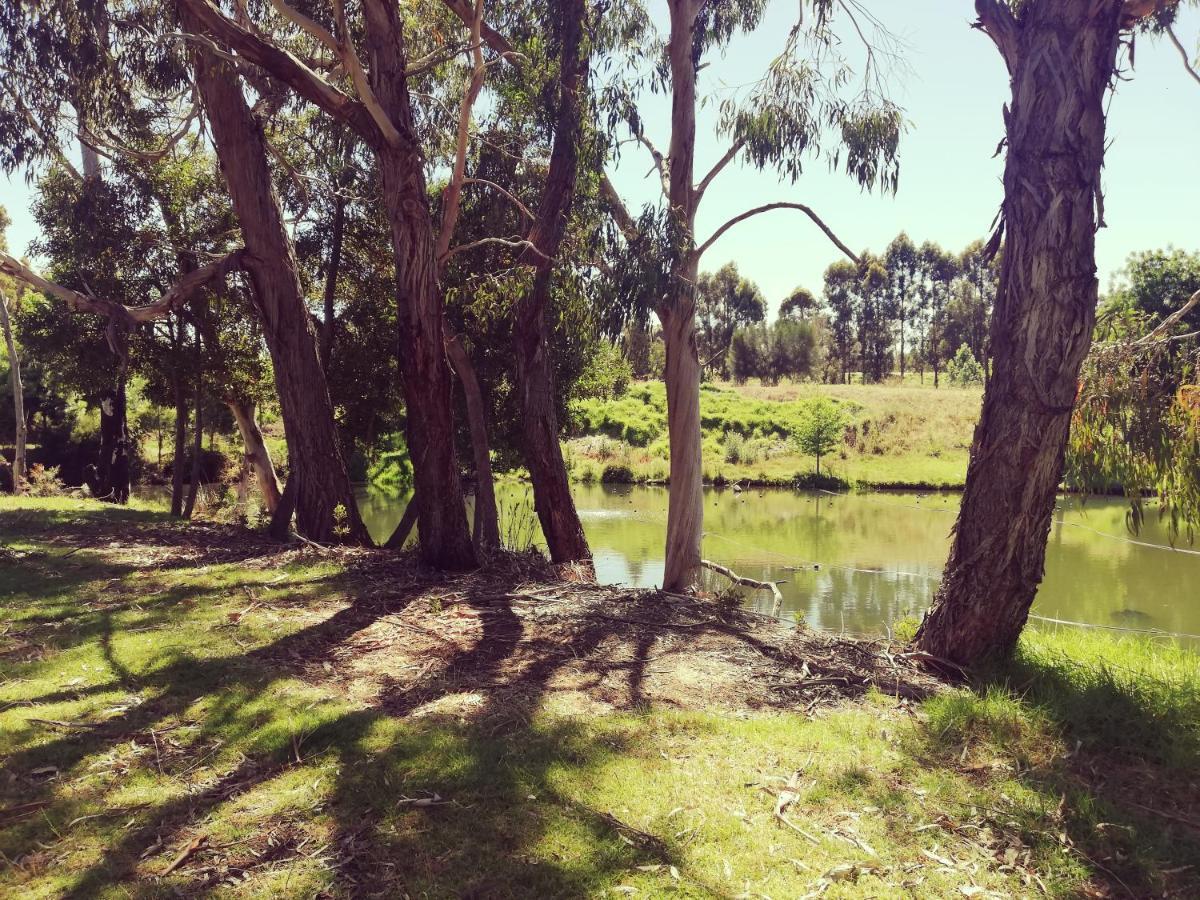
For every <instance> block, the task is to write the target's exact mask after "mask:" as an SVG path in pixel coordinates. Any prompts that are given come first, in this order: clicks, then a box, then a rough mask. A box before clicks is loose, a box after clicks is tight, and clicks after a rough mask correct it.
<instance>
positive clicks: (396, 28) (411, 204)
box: [363, 0, 475, 569]
mask: <svg viewBox="0 0 1200 900" xmlns="http://www.w3.org/2000/svg"><path fill="white" fill-rule="evenodd" d="M363 12H364V14H365V16H366V23H367V28H366V47H367V54H368V57H369V63H370V66H369V67H370V77H371V87H372V89H373V90H374V92H375V95H376V97H377V99H378V100H379V103H380V106H382V108H383V110H384V112H385V113H386V114H387V116H388V118H389V119H390V120H391V121H392V122H393V123H394V125H395V127H396V129H397V130H398V131H399V133H400V135H401V139H400V141H399V143H398V145H396V146H393V145H389V144H383V145H381V146H380V147H378V148H377V153H376V158H377V160H378V163H379V174H380V181H381V183H382V187H383V199H384V203H385V204H386V206H387V213H388V219H389V221H390V223H391V230H392V247H393V250H394V253H395V259H396V290H397V297H396V299H397V306H398V308H397V316H396V318H397V320H398V322H399V330H400V369H401V372H402V374H403V383H404V402H405V406H406V408H407V417H406V419H407V434H408V448H409V454H410V456H411V457H412V462H413V485H414V490H415V495H414V502H415V503H416V504H417V521H418V529H419V532H420V556H421V559H422V560H423V561H424V562H426V563H427V564H429V565H433V566H437V567H439V568H446V569H461V568H466V567H470V566H473V565H474V564H475V552H474V549H473V547H472V545H471V536H470V532H469V530H468V528H467V512H466V504H465V503H464V502H463V492H462V484H461V480H460V475H459V470H458V460H457V459H456V454H455V451H454V418H453V408H452V405H451V386H450V368H449V366H448V365H447V363H446V351H445V346H444V343H443V332H442V296H441V292H440V290H439V289H438V283H437V262H436V260H435V259H434V238H433V225H432V221H431V218H430V215H429V207H428V195H427V192H426V189H425V169H424V165H425V163H424V159H423V158H422V155H421V147H420V144H419V143H418V141H417V140H416V137H415V133H414V124H413V115H412V106H411V103H410V100H409V95H408V80H407V78H406V76H405V73H404V69H405V50H404V34H403V30H402V27H401V23H400V12H399V10H398V9H397V8H396V6H395V5H394V4H391V3H388V2H386V0H364V3H363Z"/></svg>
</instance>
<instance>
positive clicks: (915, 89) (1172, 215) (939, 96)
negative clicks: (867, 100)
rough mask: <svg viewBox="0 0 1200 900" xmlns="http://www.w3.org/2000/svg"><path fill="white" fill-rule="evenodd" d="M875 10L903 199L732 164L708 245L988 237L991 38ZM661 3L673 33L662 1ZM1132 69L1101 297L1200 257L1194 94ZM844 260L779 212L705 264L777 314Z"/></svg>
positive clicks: (827, 178)
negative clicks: (1116, 285)
mask: <svg viewBox="0 0 1200 900" xmlns="http://www.w3.org/2000/svg"><path fill="white" fill-rule="evenodd" d="M866 5H867V6H868V7H869V8H870V9H872V10H873V11H874V12H875V13H876V15H878V16H879V17H880V19H882V21H883V22H884V23H885V24H886V25H887V26H888V27H889V28H890V30H891V31H892V32H893V33H894V34H896V35H897V36H899V37H900V38H901V39H902V40H903V41H904V44H905V47H906V49H905V58H906V60H907V69H908V71H907V72H901V73H899V75H898V76H897V77H896V78H895V79H894V83H893V85H892V91H893V99H895V100H896V101H897V102H898V103H899V104H900V105H901V106H902V107H903V108H904V111H905V116H906V118H907V120H908V122H909V131H908V133H907V134H906V135H905V136H904V139H903V141H902V143H901V151H900V153H901V168H900V189H899V192H898V193H897V195H896V196H895V197H891V196H880V195H878V194H874V195H871V194H864V193H862V192H861V191H860V190H859V189H858V188H857V187H856V186H855V185H854V184H853V183H852V182H851V181H850V179H849V178H848V177H847V176H845V175H843V174H842V173H840V172H833V173H831V172H829V171H828V170H827V168H826V166H825V164H824V163H823V162H821V161H817V160H814V161H813V162H812V164H811V165H810V166H809V168H808V170H807V171H806V173H805V174H804V175H803V176H802V177H801V179H800V180H799V181H798V182H797V183H796V184H795V185H792V184H789V183H781V182H780V181H779V180H778V179H777V178H776V177H775V176H774V175H773V174H771V173H769V172H756V171H754V170H752V169H750V168H749V167H745V166H732V165H731V166H730V167H729V168H727V169H726V170H725V172H724V173H723V174H722V176H721V177H720V179H719V180H718V181H717V182H715V183H714V185H713V186H712V187H711V188H710V189H709V191H708V194H707V196H706V197H705V200H704V204H703V206H702V208H701V210H700V216H699V220H698V223H697V224H698V229H697V230H698V234H699V235H700V236H701V237H702V238H703V237H707V235H708V234H709V233H711V231H713V230H714V229H715V228H716V227H717V226H718V225H720V224H721V223H722V222H724V221H726V220H727V219H729V218H730V217H731V216H734V215H736V214H737V213H740V212H742V211H744V210H746V209H749V208H751V207H755V206H758V205H761V204H763V203H769V202H772V201H776V200H792V201H798V202H802V203H806V204H808V205H810V206H812V207H813V208H814V209H815V210H816V211H817V213H818V214H819V215H821V217H822V218H823V219H824V220H825V221H826V222H827V223H828V224H829V225H830V227H832V228H833V230H834V231H835V232H836V233H837V234H838V235H839V236H840V237H841V238H842V240H844V241H845V242H846V243H847V244H849V245H850V246H851V247H852V248H854V249H856V250H858V249H863V248H869V249H872V250H881V249H882V248H883V247H884V246H885V245H886V244H887V242H888V241H890V240H891V239H892V238H893V237H894V236H895V235H896V234H897V233H898V232H899V231H901V230H904V231H907V232H908V233H909V235H910V236H911V237H912V238H913V240H915V241H917V242H921V241H924V240H935V241H937V242H939V243H940V244H942V245H943V246H945V247H946V248H947V249H952V250H958V249H961V248H962V247H963V246H964V245H966V244H967V243H969V242H970V241H972V240H974V239H975V238H982V237H986V236H987V233H988V228H989V226H990V224H991V222H992V219H993V218H994V216H995V214H996V210H997V209H998V207H999V204H1000V199H1001V185H1000V174H1001V168H1002V161H1001V160H1000V159H993V154H994V152H995V149H996V145H997V143H998V142H999V140H1000V138H1001V136H1002V122H1001V107H1002V105H1003V103H1004V102H1005V101H1006V100H1007V99H1008V77H1007V73H1006V72H1005V70H1004V66H1003V64H1002V63H1001V61H1000V57H999V54H998V53H997V52H996V50H995V48H994V47H993V46H992V44H991V41H990V40H989V39H988V38H987V37H986V36H985V35H983V34H982V33H980V32H978V31H974V30H972V29H971V28H970V27H969V26H970V22H971V21H972V20H973V19H974V14H973V11H972V7H973V4H971V3H970V2H968V0H904V2H900V0H867V3H866ZM652 8H653V9H654V10H655V13H656V19H658V20H659V21H661V22H662V25H661V26H660V27H661V28H662V29H663V30H664V31H665V29H666V21H665V15H664V14H662V13H663V10H662V7H661V4H660V3H654V4H652ZM795 10H796V3H795V2H794V0H775V3H774V4H773V5H772V7H771V8H770V10H769V11H768V13H767V17H766V20H765V22H764V24H763V26H762V27H761V28H759V29H758V30H757V31H756V32H755V33H754V34H752V35H748V36H739V37H737V38H736V39H735V40H734V41H733V43H732V44H731V46H730V48H729V50H728V52H727V53H726V54H725V56H724V57H723V58H722V57H720V56H713V57H712V58H711V60H710V65H709V66H708V67H706V68H705V69H704V70H703V71H702V73H701V84H700V87H701V96H704V95H705V93H706V92H714V91H715V90H717V89H720V88H721V86H722V85H740V84H745V83H747V82H750V81H753V80H755V79H757V78H759V77H760V76H761V74H762V71H763V68H764V66H765V65H766V64H767V62H769V61H770V59H771V58H773V57H774V56H775V55H777V54H778V52H779V50H780V49H781V46H782V42H783V39H784V36H785V35H786V33H787V29H788V28H789V27H790V25H791V21H792V16H794V15H795ZM1177 33H1179V34H1180V36H1181V38H1182V39H1183V41H1184V44H1185V46H1188V47H1189V48H1195V47H1196V43H1197V38H1198V37H1200V12H1197V11H1196V10H1188V11H1187V12H1185V13H1184V14H1183V16H1182V18H1181V21H1180V23H1179V26H1178V28H1177ZM847 42H848V43H849V39H847ZM1136 61H1137V68H1136V70H1135V71H1134V72H1133V73H1132V80H1131V81H1128V82H1123V83H1122V84H1121V85H1120V88H1119V90H1118V91H1117V93H1116V96H1115V97H1114V98H1113V101H1112V106H1111V114H1110V118H1109V140H1110V143H1111V146H1110V149H1109V152H1108V154H1107V164H1106V168H1105V178H1104V188H1105V201H1106V212H1107V219H1108V223H1109V227H1108V228H1107V229H1104V230H1102V231H1101V232H1100V233H1099V235H1098V238H1097V261H1098V265H1099V270H1100V279H1101V287H1102V288H1104V287H1106V286H1107V285H1108V282H1109V277H1110V275H1111V273H1113V272H1114V271H1116V270H1118V269H1120V268H1121V267H1122V266H1123V265H1124V262H1125V259H1126V257H1127V256H1128V255H1129V254H1130V253H1131V252H1134V251H1138V250H1144V249H1149V248H1153V247H1161V246H1166V245H1168V244H1173V245H1175V246H1177V247H1182V248H1184V249H1188V250H1197V249H1200V229H1198V228H1197V217H1198V211H1200V178H1198V177H1197V159H1198V157H1200V84H1197V83H1196V82H1195V81H1192V80H1191V79H1190V78H1188V76H1187V74H1186V72H1185V71H1184V69H1183V66H1182V64H1181V62H1180V58H1179V55H1178V52H1177V51H1176V50H1175V48H1174V47H1172V46H1171V45H1170V44H1169V43H1167V42H1165V41H1153V40H1151V39H1149V38H1140V39H1139V40H1138V46H1137V54H1136ZM669 109H670V107H669V101H668V100H666V99H651V100H648V101H647V103H646V105H645V107H644V110H645V113H644V116H643V117H644V119H645V121H646V123H647V124H646V130H647V133H648V135H649V136H650V137H651V138H652V139H654V140H655V142H656V143H657V144H658V146H659V147H660V149H662V150H664V151H665V149H666V145H667V138H668V129H669ZM711 123H712V111H711V109H710V110H708V111H702V112H701V115H700V119H699V128H698V133H697V151H696V156H697V164H696V171H697V177H699V176H700V174H701V173H703V172H705V171H707V170H708V168H709V167H710V166H711V165H712V163H713V162H714V161H715V160H716V159H717V158H718V157H719V156H720V155H721V153H722V152H723V150H724V145H723V143H722V142H721V141H719V140H718V139H717V138H716V137H715V136H714V135H713V133H712V129H711ZM649 169H650V161H649V157H648V156H647V155H646V154H645V153H644V151H642V150H641V149H640V148H638V147H634V146H630V147H627V148H626V150H625V153H624V156H623V158H622V162H621V164H620V166H619V168H618V169H617V170H616V171H615V172H614V173H613V180H614V182H615V183H616V185H617V187H618V189H620V191H621V192H622V194H623V195H624V197H625V198H626V202H627V203H628V204H629V205H630V206H631V207H640V205H641V204H642V203H643V202H645V201H647V200H651V199H653V198H654V197H655V192H656V191H657V190H658V188H657V185H656V183H655V180H654V177H646V173H647V171H648V170H649ZM29 198H30V191H29V188H28V187H27V186H26V185H25V181H24V177H23V175H22V174H20V173H18V174H17V175H15V176H14V177H13V178H11V179H8V180H7V181H4V180H2V176H0V203H2V204H3V205H4V206H6V207H7V208H8V211H9V214H10V216H11V217H12V219H13V227H12V229H11V230H10V231H9V245H10V248H11V250H12V252H14V253H17V254H20V253H23V252H24V251H25V249H26V246H27V244H28V242H29V240H30V238H31V237H32V236H33V233H34V228H35V226H34V224H33V222H32V220H31V218H30V216H29V211H28V207H29ZM838 256H839V254H838V251H837V250H836V249H835V248H834V247H833V246H832V245H831V244H830V243H829V242H828V240H827V239H826V238H825V237H824V235H822V234H821V233H820V232H819V231H818V230H817V229H816V227H815V226H814V225H812V223H810V222H809V221H808V219H807V218H806V217H804V216H803V214H801V213H799V212H796V211H793V210H780V211H776V212H772V213H767V214H765V215H762V216H757V217H755V218H753V219H750V220H748V221H746V222H743V223H741V224H739V225H737V226H736V227H735V228H734V229H732V230H731V231H730V232H729V233H728V234H726V235H725V236H724V237H723V238H722V239H721V241H720V242H719V243H717V244H716V245H714V246H713V248H712V249H710V250H709V251H708V253H707V254H706V256H705V258H704V261H703V268H704V269H708V270H713V269H716V268H718V267H720V266H721V265H722V264H724V263H725V262H727V261H730V260H733V261H734V262H736V263H737V265H738V268H739V269H740V270H741V272H742V274H743V275H746V276H748V277H750V278H752V279H753V280H754V281H756V282H757V283H758V285H759V286H760V287H761V288H762V290H763V292H764V294H765V295H766V296H767V298H768V300H769V302H770V304H771V307H772V308H773V309H774V308H776V307H777V306H778V304H779V301H780V300H781V299H783V297H785V296H786V295H787V294H788V293H789V292H790V290H791V289H792V288H793V287H795V286H797V285H804V286H806V287H809V288H810V289H812V290H814V291H816V292H819V290H820V287H821V275H822V273H823V272H824V270H825V268H826V266H828V265H829V264H830V263H831V262H833V261H834V260H835V259H837V258H838Z"/></svg>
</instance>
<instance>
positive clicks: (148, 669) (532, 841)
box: [0, 498, 1200, 898]
mask: <svg viewBox="0 0 1200 900" xmlns="http://www.w3.org/2000/svg"><path fill="white" fill-rule="evenodd" d="M0 540H2V541H3V548H2V550H0V553H2V555H3V556H2V558H0V609H2V610H3V612H2V613H0V615H2V617H3V618H2V622H0V678H2V681H0V757H2V759H3V776H2V778H0V854H2V856H0V866H2V869H0V894H3V895H7V896H29V897H50V896H68V897H103V896H131V895H132V896H145V897H149V896H168V895H170V896H174V895H177V894H184V895H193V894H205V895H208V894H212V895H216V896H238V897H241V896H263V897H293V896H295V897H312V896H346V897H350V896H354V897H361V896H373V895H378V896H397V897H402V896H411V897H467V896H469V897H534V896H536V897H556V896H558V897H581V896H605V895H607V896H629V895H633V896H682V897H709V896H716V897H764V896H765V897H773V898H784V897H805V896H816V895H818V894H820V895H822V896H827V897H892V896H896V897H902V896H904V897H907V896H920V897H963V896H968V897H970V896H980V897H983V896H993V897H1012V896H1021V897H1024V896H1028V897H1036V896H1044V895H1050V896H1060V897H1069V896H1137V897H1145V896H1178V897H1183V896H1197V895H1198V894H1200V877H1198V875H1197V867H1200V822H1197V821H1196V818H1195V813H1194V812H1193V810H1194V809H1196V808H1197V801H1200V785H1198V783H1197V782H1198V779H1200V664H1198V663H1197V658H1196V657H1195V656H1194V655H1191V654H1188V653H1185V652H1182V651H1174V650H1170V649H1167V648H1162V647H1159V646H1157V645H1153V644H1148V643H1138V642H1124V641H1123V642H1119V643H1118V642H1115V641H1113V640H1111V639H1108V638H1096V637H1091V636H1079V635H1076V634H1074V633H1071V634H1069V635H1067V634H1047V633H1034V634H1031V635H1030V636H1029V637H1028V639H1027V640H1026V641H1025V642H1024V643H1023V645H1022V647H1021V650H1020V653H1019V655H1018V657H1017V659H1016V660H1015V661H1014V662H1013V663H1012V664H1011V665H1009V666H1007V667H1006V668H1005V669H1004V670H1002V671H997V672H994V673H991V674H990V675H989V676H988V677H987V678H986V679H982V680H981V681H980V683H979V684H978V685H976V686H974V687H970V688H966V687H964V688H947V689H946V690H944V691H941V692H939V693H937V694H936V695H935V696H933V697H932V698H930V699H927V700H924V701H920V702H913V701H909V700H904V699H898V698H897V697H896V696H893V695H891V694H890V693H889V692H888V691H887V690H886V688H883V689H880V688H876V689H873V690H871V691H869V692H867V693H866V694H864V695H862V696H860V697H859V698H858V699H855V700H847V701H844V702H842V703H840V704H838V705H836V706H832V707H829V706H818V707H816V708H814V709H813V710H812V711H811V713H808V712H807V711H806V706H805V705H804V704H801V703H797V705H796V708H795V709H794V710H792V711H781V710H780V709H778V708H775V707H771V708H760V709H755V708H745V709H736V708H733V707H728V706H726V707H723V708H721V709H720V710H717V711H704V710H697V709H691V708H685V707H684V705H676V706H675V707H673V708H672V707H665V706H663V705H656V704H653V703H647V702H641V703H631V702H621V701H619V700H618V701H615V702H614V703H613V704H611V709H609V710H607V711H605V712H603V713H600V712H596V711H594V710H592V711H587V712H581V711H580V708H579V707H578V705H577V704H572V703H569V702H566V698H565V697H564V696H563V695H558V694H544V693H539V692H537V691H526V692H521V693H520V694H519V695H514V696H512V697H511V698H509V699H508V700H506V701H505V702H504V704H502V705H501V706H503V708H501V706H498V705H496V704H494V703H491V702H485V703H483V706H484V707H485V708H487V709H489V710H490V711H491V712H492V713H493V714H491V715H478V714H475V713H473V712H472V711H471V710H472V706H473V704H472V703H470V702H451V701H455V698H458V701H462V700H463V697H462V695H463V693H464V692H467V687H466V686H465V685H464V684H462V683H461V679H459V680H457V681H453V680H452V681H448V680H446V679H445V678H444V677H443V676H444V675H445V673H446V672H447V671H449V672H451V673H453V672H456V671H457V672H459V673H460V674H461V673H462V672H464V671H466V670H465V669H464V668H463V666H462V665H461V664H462V662H463V660H462V658H461V653H460V652H459V651H453V652H450V653H449V654H448V655H447V657H446V659H445V660H443V661H440V662H438V666H440V667H441V669H440V671H441V675H439V676H438V678H433V677H429V678H427V675H426V673H423V672H421V671H419V670H418V671H415V672H413V673H410V674H409V675H407V676H406V677H410V678H413V679H417V680H418V681H419V682H420V683H422V684H424V685H425V686H426V687H427V688H428V691H426V692H425V693H423V694H422V695H421V708H420V709H419V710H417V709H413V708H410V707H405V708H398V707H395V706H389V705H388V704H386V703H380V702H373V701H371V700H369V699H366V698H364V697H360V696H358V695H356V694H355V693H354V691H353V690H352V689H351V688H352V687H353V684H352V683H348V682H347V681H346V679H345V677H344V674H345V671H346V669H345V666H346V655H347V653H349V652H350V650H351V648H356V649H353V653H354V654H357V653H358V652H359V651H360V650H362V649H363V647H364V646H366V644H367V643H369V642H368V641H366V640H365V637H366V635H367V634H368V631H369V629H370V627H371V626H372V624H373V623H375V622H376V621H377V619H378V613H377V612H376V610H377V609H378V608H379V606H378V605H379V603H380V602H382V601H381V598H382V599H383V600H385V601H386V603H388V604H394V603H397V602H399V603H403V602H405V598H406V597H411V596H417V595H418V593H419V596H420V597H421V598H423V599H422V601H421V602H423V603H425V604H426V605H427V606H428V607H429V608H428V609H427V610H426V616H427V618H426V619H422V620H421V621H422V622H426V623H428V622H431V621H437V620H438V617H439V616H440V617H442V618H444V620H445V623H446V629H447V631H446V632H445V633H446V634H449V633H450V631H451V630H453V629H452V626H456V624H457V623H458V622H459V620H460V617H459V616H458V614H457V613H456V609H457V607H456V606H455V604H453V603H451V602H450V601H451V600H452V599H453V597H452V592H450V591H447V592H446V598H445V599H446V603H445V605H444V606H443V605H442V601H441V595H440V594H439V589H438V586H437V582H436V581H432V580H430V577H429V576H427V575H419V574H417V575H413V576H412V578H409V579H406V578H403V577H398V576H396V575H394V574H390V575H387V576H386V577H385V575H384V573H385V572H392V570H390V569H375V568H372V567H371V566H369V565H368V566H363V565H361V564H359V563H357V562H355V563H354V564H350V563H348V562H347V561H346V558H343V557H339V556H338V555H336V554H333V555H327V554H322V553H320V552H317V551H314V550H311V549H305V550H298V549H296V548H280V547H273V546H271V545H268V544H265V543H264V542H262V541H261V540H259V539H258V538H256V537H254V536H252V535H249V534H248V533H245V532H238V531H237V530H236V529H232V528H215V527H213V526H188V525H180V524H175V523H172V522H170V521H169V520H167V519H166V518H165V517H164V516H162V515H161V514H160V513H158V512H155V511H153V510H151V509H145V508H143V509H138V508H134V509H128V510H120V509H115V508H113V507H110V506H104V505H100V504H95V503H91V502H87V501H79V500H65V499H62V500H59V499H52V500H37V501H34V500H23V501H19V500H11V499H8V498H4V499H2V500H0ZM353 559H354V560H361V559H362V557H361V556H359V557H354V558H353ZM418 582H419V584H418ZM389 608H390V607H389ZM422 627H424V626H422ZM414 634H415V632H414ZM491 637H492V641H491V643H490V645H488V646H479V647H472V648H469V649H468V650H467V651H466V652H467V653H471V654H474V655H475V658H476V659H477V660H478V658H479V654H481V653H482V654H483V656H484V658H485V662H488V661H489V660H492V658H493V657H495V661H496V664H498V661H499V660H501V659H503V657H504V656H505V653H506V651H505V647H506V646H508V644H507V643H506V641H505V640H502V638H504V637H505V635H504V634H493V635H491ZM423 639H424V640H433V641H436V640H438V639H439V632H438V631H437V630H436V629H435V630H433V633H432V635H430V634H424V635H423ZM395 640H397V641H401V642H402V641H403V638H402V637H398V638H395ZM396 646H398V647H399V646H402V645H401V644H397V645H396ZM900 649H901V648H899V647H893V648H890V649H889V650H888V651H887V652H892V653H898V652H900ZM376 650H377V651H380V652H385V653H386V650H387V648H386V647H384V648H376ZM652 657H653V654H651V655H650V657H648V658H647V660H646V662H647V663H648V665H649V666H651V667H653V666H654V665H656V664H658V661H657V660H655V659H653V658H652ZM432 662H433V660H432V659H431V664H432ZM489 666H491V668H490V669H489ZM494 670H495V666H494V665H492V663H491V662H489V664H488V666H485V667H484V670H483V671H494ZM745 677H746V678H747V679H754V678H757V677H761V676H759V675H757V674H756V672H755V670H754V668H753V667H749V668H747V671H746V674H745ZM423 679H424V680H423ZM441 685H445V686H446V687H445V688H439V686H441ZM450 687H452V688H453V691H454V692H455V693H454V695H453V696H451V695H450V694H449V693H447V690H449V688H450ZM492 687H493V686H492V684H491V678H490V677H488V678H483V677H481V678H479V679H477V683H476V684H474V685H473V686H472V688H471V690H470V691H469V692H473V693H476V694H478V695H480V696H482V697H483V698H485V700H486V699H487V698H489V697H494V695H493V694H492V693H491V691H492ZM777 809H779V810H782V814H783V816H784V818H785V819H786V822H785V821H782V820H781V819H780V818H778V817H777V816H776V814H775V813H776V810H777Z"/></svg>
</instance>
